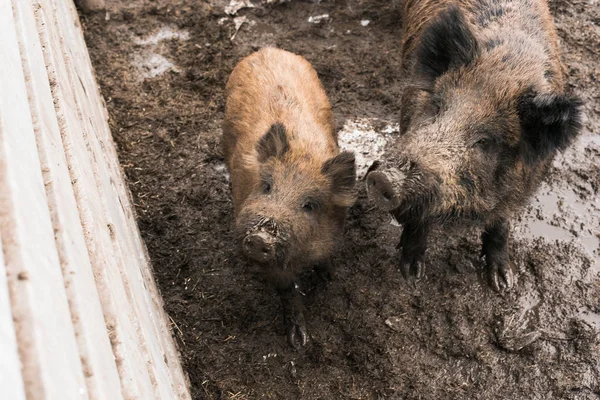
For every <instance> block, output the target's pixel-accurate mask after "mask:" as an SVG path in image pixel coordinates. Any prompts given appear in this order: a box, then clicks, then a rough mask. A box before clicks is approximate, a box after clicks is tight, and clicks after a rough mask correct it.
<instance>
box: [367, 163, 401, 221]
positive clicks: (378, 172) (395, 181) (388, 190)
mask: <svg viewBox="0 0 600 400" xmlns="http://www.w3.org/2000/svg"><path fill="white" fill-rule="evenodd" d="M405 179H406V175H405V174H404V172H402V171H401V170H400V169H399V168H396V167H389V166H382V167H379V168H377V169H375V170H373V171H371V172H369V174H368V175H367V179H366V185H367V195H368V196H369V199H370V200H371V201H372V202H373V203H375V205H376V206H377V207H379V208H382V209H384V210H387V211H391V210H394V209H396V208H398V207H399V206H400V201H401V199H400V193H401V189H402V183H403V182H404V180H405Z"/></svg>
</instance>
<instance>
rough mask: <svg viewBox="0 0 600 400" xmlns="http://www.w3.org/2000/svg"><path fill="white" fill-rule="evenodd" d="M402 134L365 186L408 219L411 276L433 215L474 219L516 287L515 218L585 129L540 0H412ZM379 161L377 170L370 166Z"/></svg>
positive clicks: (492, 257) (492, 267) (505, 284)
mask: <svg viewBox="0 0 600 400" xmlns="http://www.w3.org/2000/svg"><path fill="white" fill-rule="evenodd" d="M403 24H404V25H403V39H402V63H403V65H402V74H403V76H404V77H405V79H406V83H405V85H404V86H405V90H404V93H403V96H402V99H401V116H400V117H401V119H400V136H399V137H398V140H397V141H396V143H395V144H394V149H393V150H392V151H391V152H390V156H389V158H388V159H386V160H383V162H382V163H381V165H380V166H379V167H378V166H377V165H374V166H373V167H372V169H371V171H372V172H371V173H370V174H369V175H368V177H367V190H368V192H369V195H370V196H371V198H372V199H374V200H375V202H376V203H377V204H379V205H380V206H381V207H383V208H385V209H387V210H390V211H391V213H392V214H393V215H394V216H395V218H396V219H397V220H398V222H400V223H401V224H403V226H404V230H403V233H402V236H401V240H400V245H399V246H401V247H402V250H401V255H400V266H401V271H402V272H403V274H404V275H405V276H407V277H408V276H416V277H417V279H418V278H420V277H421V276H422V275H423V272H424V269H423V263H422V260H423V255H424V252H425V250H426V247H427V235H428V232H429V230H430V228H431V226H432V225H433V224H435V223H442V224H443V223H452V222H454V223H460V222H467V223H476V224H480V225H481V226H482V227H483V228H484V232H483V234H482V242H483V249H482V255H484V256H485V261H486V266H487V267H486V271H487V275H488V278H489V280H490V284H491V285H492V287H493V288H494V289H496V290H498V291H501V290H504V289H507V288H510V287H511V286H512V283H513V276H512V272H511V269H510V268H509V265H508V261H509V257H508V247H507V241H508V233H509V219H510V218H511V216H513V215H514V214H515V212H517V211H518V210H519V209H520V208H521V207H522V206H523V205H524V204H525V203H526V202H527V200H528V198H529V197H530V196H531V195H532V194H533V193H534V192H535V191H536V189H537V188H538V186H539V184H540V181H541V180H542V179H543V178H544V176H545V175H546V174H547V172H548V169H549V167H550V166H551V163H552V159H553V158H554V156H555V154H556V153H557V151H559V150H563V149H565V148H566V147H567V146H568V145H569V143H570V142H571V141H572V140H573V139H574V138H575V137H576V135H577V134H578V132H579V130H580V109H581V104H580V101H579V100H578V99H577V98H575V97H573V96H571V95H569V94H568V93H567V87H566V86H567V85H566V82H565V77H564V73H563V67H562V65H561V62H560V58H559V52H558V45H557V36H556V32H555V28H554V26H553V23H552V20H551V16H550V13H549V11H548V6H547V4H546V2H545V1H543V0H460V1H447V0H406V3H405V8H404V16H403ZM373 171H374V172H373Z"/></svg>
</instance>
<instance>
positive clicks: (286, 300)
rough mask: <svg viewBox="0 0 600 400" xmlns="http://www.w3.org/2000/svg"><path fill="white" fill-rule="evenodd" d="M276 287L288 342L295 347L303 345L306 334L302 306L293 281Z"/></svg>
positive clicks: (306, 337) (306, 338)
mask: <svg viewBox="0 0 600 400" xmlns="http://www.w3.org/2000/svg"><path fill="white" fill-rule="evenodd" d="M276 289H277V293H278V294H279V298H280V299H281V305H282V306H283V321H284V323H285V329H286V333H287V340H288V342H289V344H290V345H291V346H292V347H294V348H296V349H297V348H299V347H300V346H305V345H306V342H307V341H308V334H307V333H306V323H305V321H304V312H303V309H304V306H303V305H302V298H301V297H300V293H298V290H297V289H296V285H295V284H294V283H292V284H291V285H286V286H283V285H278V286H276Z"/></svg>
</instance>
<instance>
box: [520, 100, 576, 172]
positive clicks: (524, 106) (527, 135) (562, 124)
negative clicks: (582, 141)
mask: <svg viewBox="0 0 600 400" xmlns="http://www.w3.org/2000/svg"><path fill="white" fill-rule="evenodd" d="M517 107H518V109H517V111H518V113H519V119H520V122H521V128H522V142H523V144H524V145H525V149H526V155H527V161H528V162H535V161H537V160H540V159H544V158H546V157H547V156H549V155H550V154H553V153H554V152H556V151H557V150H559V151H562V150H564V149H565V148H566V147H567V146H568V145H569V144H570V143H571V141H572V140H573V139H574V138H575V137H576V136H577V134H578V133H579V130H580V129H581V100H579V99H578V98H576V97H570V96H568V95H565V94H550V93H544V94H536V93H534V92H533V91H532V90H530V91H528V92H527V93H525V94H524V95H523V96H521V98H520V99H519V102H518V106H517Z"/></svg>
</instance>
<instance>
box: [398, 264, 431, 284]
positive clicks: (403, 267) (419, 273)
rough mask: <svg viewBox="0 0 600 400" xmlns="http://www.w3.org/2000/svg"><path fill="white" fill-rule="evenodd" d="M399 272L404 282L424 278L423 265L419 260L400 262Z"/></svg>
mask: <svg viewBox="0 0 600 400" xmlns="http://www.w3.org/2000/svg"><path fill="white" fill-rule="evenodd" d="M400 271H401V272H402V276H404V279H406V280H409V279H412V278H414V279H415V280H420V279H422V278H423V277H424V276H425V264H424V263H423V261H420V260H414V261H408V260H400Z"/></svg>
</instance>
